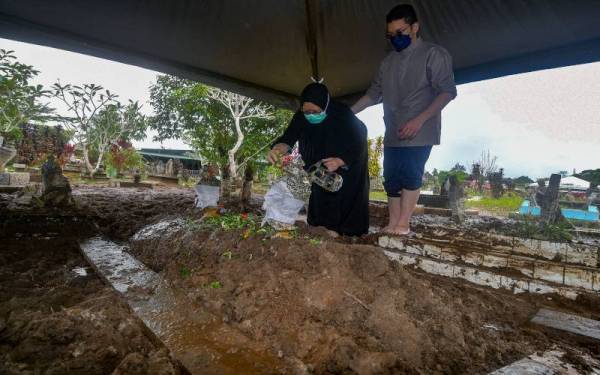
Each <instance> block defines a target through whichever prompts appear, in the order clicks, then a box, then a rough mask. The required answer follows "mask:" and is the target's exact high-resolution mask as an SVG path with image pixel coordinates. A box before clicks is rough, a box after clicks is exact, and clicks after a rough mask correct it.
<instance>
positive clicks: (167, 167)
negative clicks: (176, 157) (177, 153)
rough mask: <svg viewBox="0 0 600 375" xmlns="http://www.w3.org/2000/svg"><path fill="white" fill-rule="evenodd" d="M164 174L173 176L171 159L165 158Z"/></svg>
mask: <svg viewBox="0 0 600 375" xmlns="http://www.w3.org/2000/svg"><path fill="white" fill-rule="evenodd" d="M165 176H175V173H174V172H173V159H169V160H167V164H166V165H165Z"/></svg>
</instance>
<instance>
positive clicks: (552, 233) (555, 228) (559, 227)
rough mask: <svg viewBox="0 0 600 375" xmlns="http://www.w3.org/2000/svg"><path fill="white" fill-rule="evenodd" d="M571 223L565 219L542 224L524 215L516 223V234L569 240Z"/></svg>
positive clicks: (526, 236)
mask: <svg viewBox="0 0 600 375" xmlns="http://www.w3.org/2000/svg"><path fill="white" fill-rule="evenodd" d="M571 227H572V225H571V224H570V223H569V222H567V221H562V222H560V223H558V224H543V223H541V222H540V221H539V220H537V219H536V218H534V217H531V216H524V217H523V218H522V219H520V220H519V222H518V224H517V233H516V234H517V236H519V237H523V238H534V239H539V240H549V241H559V242H564V241H570V240H572V239H573V235H572V234H571V233H570V231H569V230H570V229H571Z"/></svg>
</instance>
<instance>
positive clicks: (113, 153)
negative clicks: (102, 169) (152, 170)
mask: <svg viewBox="0 0 600 375" xmlns="http://www.w3.org/2000/svg"><path fill="white" fill-rule="evenodd" d="M104 165H105V166H106V169H107V171H108V170H109V169H114V171H115V173H116V175H119V174H120V173H121V172H122V171H123V170H125V169H138V170H140V171H141V170H143V168H144V158H143V156H142V155H141V154H140V153H139V152H137V151H136V150H135V149H134V148H133V147H131V145H128V147H127V146H126V147H123V146H121V145H118V144H117V145H112V146H111V149H110V151H109V152H108V153H107V154H106V160H105V161H104Z"/></svg>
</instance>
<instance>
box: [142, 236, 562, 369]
mask: <svg viewBox="0 0 600 375" xmlns="http://www.w3.org/2000/svg"><path fill="white" fill-rule="evenodd" d="M222 227H225V226H222ZM288 236H289V235H288ZM131 251H132V252H133V253H134V255H136V256H137V257H138V259H140V260H141V261H143V262H145V263H146V264H148V265H149V266H150V267H152V268H154V269H155V270H157V271H162V272H163V273H164V274H165V276H166V277H167V279H168V280H169V281H170V282H172V283H173V285H174V287H176V288H181V289H182V290H184V291H185V292H186V293H187V294H188V296H190V297H191V298H192V299H194V300H195V301H196V302H199V303H200V304H202V305H203V306H205V308H207V309H208V310H210V311H211V312H213V313H216V314H218V315H220V316H221V317H222V319H223V320H224V321H225V322H228V323H229V324H231V325H233V326H235V327H236V328H238V329H239V330H240V331H242V332H243V333H245V334H246V335H248V336H249V337H250V338H252V339H254V340H256V341H258V342H262V343H267V344H268V345H269V346H270V347H271V348H272V349H273V351H274V352H276V353H278V354H279V355H280V356H284V357H287V358H291V359H293V360H299V361H301V362H302V363H303V364H304V365H305V366H306V369H308V370H309V371H310V370H312V371H314V372H315V373H361V374H370V373H379V372H382V373H388V372H392V373H423V374H431V373H456V374H464V373H481V372H486V371H489V370H492V369H495V368H499V367H501V366H503V365H506V364H507V363H510V362H512V361H514V360H517V359H519V358H521V357H523V356H525V355H529V354H531V353H532V352H534V351H535V350H544V349H547V348H548V347H549V346H550V345H551V344H552V343H551V340H550V339H549V338H548V337H547V336H546V334H545V333H543V332H541V331H538V330H536V329H534V328H530V327H529V326H528V325H527V321H528V318H529V317H530V316H531V315H532V314H534V313H535V311H536V309H537V307H536V306H535V304H533V303H531V302H529V301H527V299H525V298H517V297H514V296H512V295H510V294H505V293H499V292H496V291H491V290H489V291H488V290H482V289H476V288H470V287H466V286H465V285H464V284H461V283H455V282H450V281H448V279H444V278H434V277H430V276H424V275H418V274H414V273H412V272H408V271H407V270H405V269H403V268H402V267H400V266H399V265H397V264H396V263H393V262H391V261H389V259H388V258H387V257H386V256H385V255H384V254H383V253H382V252H381V250H380V249H378V248H376V247H374V246H368V245H349V244H342V243H339V242H331V241H323V240H321V239H318V238H312V237H309V236H307V235H303V234H300V235H298V234H296V236H295V238H292V239H285V238H269V237H268V236H267V237H265V236H264V235H261V234H260V233H259V234H256V231H255V228H254V229H252V230H249V229H239V230H236V229H233V230H222V229H216V230H215V229H214V228H213V229H211V228H208V227H203V226H201V225H200V226H199V227H195V226H190V225H182V226H181V227H180V228H179V230H173V227H172V226H171V227H170V230H169V231H168V232H167V233H165V235H163V236H153V237H152V238H151V239H148V240H144V239H142V238H139V237H138V238H137V240H136V241H133V243H132V248H131Z"/></svg>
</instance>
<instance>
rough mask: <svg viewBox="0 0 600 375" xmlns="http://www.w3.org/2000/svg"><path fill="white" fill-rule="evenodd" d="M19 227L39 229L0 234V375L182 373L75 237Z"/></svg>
mask: <svg viewBox="0 0 600 375" xmlns="http://www.w3.org/2000/svg"><path fill="white" fill-rule="evenodd" d="M38 224H39V223H38ZM24 225H25V224H24ZM22 229H23V232H27V231H32V230H35V231H37V232H38V233H17V234H13V237H2V236H0V244H1V245H0V373H1V374H82V375H83V374H85V375H92V374H115V375H116V374H128V375H135V374H140V375H141V374H165V375H166V374H180V373H181V372H182V371H181V369H180V366H179V364H178V363H177V362H176V361H174V360H173V359H172V358H171V356H170V355H169V353H168V352H167V350H166V349H164V347H163V346H162V345H161V344H160V343H158V342H157V341H156V340H155V339H154V337H153V336H151V335H150V334H149V333H148V332H147V329H146V327H145V326H144V325H143V323H142V322H141V321H140V320H139V319H137V318H135V317H134V315H133V314H132V313H131V312H130V310H129V308H128V307H127V305H126V304H125V303H124V302H122V301H121V299H120V298H119V296H118V295H117V293H116V292H114V291H113V290H111V289H110V288H109V287H107V286H105V285H104V284H103V283H102V281H101V280H100V279H99V278H98V277H97V275H96V274H95V273H94V272H93V270H92V269H91V268H89V265H88V264H87V263H86V262H85V260H84V259H83V257H82V256H81V255H80V253H79V250H78V243H77V239H76V238H73V237H68V236H67V235H66V234H65V233H62V234H60V235H57V234H56V233H54V234H51V233H48V232H46V233H44V228H43V226H41V225H38V226H33V227H32V226H30V225H25V226H24V227H23V228H22ZM64 229H65V230H67V228H64ZM70 229H71V232H72V233H78V232H81V231H82V228H81V227H77V226H71V227H70ZM53 235H54V236H55V237H52V236H53Z"/></svg>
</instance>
